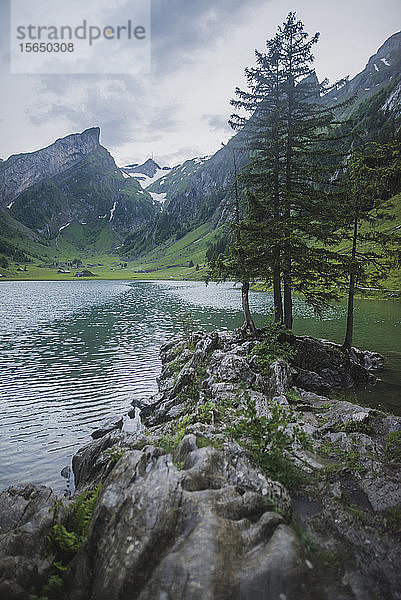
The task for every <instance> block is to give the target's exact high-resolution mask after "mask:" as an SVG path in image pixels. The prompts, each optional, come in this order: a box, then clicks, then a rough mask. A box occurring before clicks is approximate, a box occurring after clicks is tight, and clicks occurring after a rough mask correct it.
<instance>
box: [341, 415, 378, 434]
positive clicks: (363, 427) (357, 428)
mask: <svg viewBox="0 0 401 600" xmlns="http://www.w3.org/2000/svg"><path fill="white" fill-rule="evenodd" d="M334 430H335V431H345V433H364V434H366V435H372V431H373V429H372V425H371V424H370V423H366V422H364V421H353V420H352V419H351V420H350V421H347V422H346V423H338V424H337V425H336V426H335V428H334Z"/></svg>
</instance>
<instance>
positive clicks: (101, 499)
mask: <svg viewBox="0 0 401 600" xmlns="http://www.w3.org/2000/svg"><path fill="white" fill-rule="evenodd" d="M290 345H291V346H292V358H291V360H290V361H288V359H287V360H285V359H283V358H278V357H277V358H276V357H274V356H271V355H270V354H269V351H268V343H266V338H262V339H261V340H251V339H244V338H243V337H242V335H241V333H240V332H236V333H228V332H214V333H211V334H207V335H205V334H202V333H195V334H192V336H191V337H190V339H188V340H175V341H172V342H170V343H169V344H167V345H165V346H164V347H163V348H162V352H161V356H162V360H163V370H162V374H161V376H160V378H159V392H158V394H156V396H154V397H153V398H151V399H149V401H148V402H147V403H146V404H145V403H143V402H141V403H136V409H137V408H138V407H139V408H140V409H141V411H142V418H143V421H144V423H145V425H146V427H145V428H144V429H143V430H142V431H140V432H138V433H137V434H130V433H125V432H124V431H119V430H113V431H110V432H107V430H106V429H105V430H104V431H103V432H100V433H101V437H99V439H97V440H95V441H93V442H92V443H91V444H89V445H88V446H86V447H84V448H82V449H81V450H80V451H79V452H78V453H77V455H76V456H75V457H74V460H73V471H74V475H75V484H76V493H75V497H73V498H72V499H71V500H70V501H69V503H67V507H66V509H65V511H64V513H61V514H60V516H59V517H58V518H59V522H60V523H67V522H68V519H67V521H66V520H65V519H66V514H67V515H68V511H69V510H72V508H68V506H70V507H73V506H74V502H76V500H75V498H80V497H82V494H84V495H85V494H88V493H90V490H95V489H96V490H99V486H101V491H100V494H99V496H98V498H97V502H96V506H95V507H94V511H93V514H92V516H91V520H90V525H89V528H88V531H87V534H86V535H85V538H84V540H83V542H82V543H81V545H80V547H79V548H78V549H77V551H76V552H75V554H74V556H73V557H72V559H71V560H70V561H69V563H68V571H67V574H66V575H65V576H64V578H63V582H62V583H63V586H62V589H61V591H59V592H58V596H57V598H60V599H63V600H67V599H68V600H87V599H88V598H91V599H92V600H106V599H107V600H113V599H115V600H117V599H118V600H125V599H127V600H128V599H130V600H131V599H132V600H134V599H138V600H153V599H155V598H160V599H166V600H167V599H171V600H173V599H174V600H175V599H176V598H182V599H185V600H192V599H194V600H195V599H196V600H198V599H199V600H203V599H204V600H206V599H207V600H209V599H216V600H236V599H238V600H248V599H249V600H266V599H268V600H283V599H284V598H285V599H286V600H298V599H302V600H334V599H335V600H340V599H341V600H400V598H401V573H400V571H399V568H398V565H399V564H400V561H401V544H400V531H401V508H400V502H401V492H400V490H401V486H400V483H401V482H400V475H399V461H400V460H401V449H400V446H401V418H397V417H392V416H390V415H385V414H383V413H380V412H379V411H377V410H374V409H372V408H366V407H362V406H357V405H355V404H353V403H351V402H348V401H345V400H339V399H335V398H333V397H332V394H333V390H337V389H338V387H339V385H343V386H344V385H345V386H348V387H349V386H355V385H357V384H360V383H364V384H366V383H369V382H372V380H373V374H372V373H371V372H370V371H369V370H367V369H366V366H372V365H373V364H375V365H376V366H379V365H380V364H381V357H380V356H379V355H373V354H369V353H362V352H359V351H356V350H354V351H352V352H351V353H350V354H348V355H347V356H345V355H344V353H343V352H342V350H341V349H340V348H339V347H337V346H335V345H333V344H330V343H328V342H323V341H319V340H313V339H312V338H292V339H291V340H290ZM286 352H287V356H290V355H291V353H289V352H288V347H286ZM266 357H267V358H266ZM307 373H309V374H314V375H315V376H316V377H317V379H315V380H314V379H313V377H312V375H310V377H309V379H308V382H309V383H308V386H307V387H308V388H309V389H303V388H302V387H301V386H300V375H302V376H303V377H305V374H307ZM330 377H331V378H332V379H331V380H330ZM313 381H315V383H316V386H317V387H316V389H313ZM322 381H323V382H324V383H325V385H326V389H328V388H330V397H326V396H322V395H320V393H318V392H319V390H320V389H321V385H322ZM330 381H331V382H332V386H331V387H330ZM100 433H99V435H100ZM305 435H307V437H305ZM278 440H281V441H280V442H279V441H278ZM29 489H30V490H31V491H32V490H35V488H29ZM30 493H31V492H30ZM35 493H36V494H37V495H36V496H35V495H33V496H32V497H31V496H30V495H29V494H28V495H27V494H26V492H24V491H23V490H20V491H18V492H16V491H15V490H13V489H10V490H8V491H6V492H4V493H3V494H2V495H1V496H0V508H2V509H3V510H2V514H3V516H2V520H1V521H0V524H4V525H2V526H4V527H5V528H6V531H5V533H3V530H1V531H2V538H0V540H2V543H3V549H2V553H1V555H0V556H1V561H2V562H0V573H1V575H2V580H3V583H2V584H1V585H2V586H3V587H0V590H2V591H4V593H3V595H2V598H3V596H4V598H5V599H8V598H10V599H11V598H19V599H21V600H25V598H26V599H27V598H28V595H27V587H26V586H27V585H28V584H29V585H34V586H36V587H35V589H36V590H37V593H38V595H40V593H39V592H40V591H41V589H43V587H42V588H41V587H40V585H42V586H43V585H45V584H46V569H48V567H49V561H51V560H52V556H51V552H50V555H47V556H48V558H47V559H46V560H45V561H44V562H42V563H40V560H39V556H38V554H40V553H41V552H43V547H44V546H43V544H45V542H44V539H45V537H46V535H48V534H49V531H51V527H52V526H53V524H54V520H53V521H52V520H51V519H49V517H47V520H46V519H44V514H45V512H46V510H47V511H48V506H49V503H51V502H52V501H54V498H52V496H51V494H50V492H49V491H44V490H43V489H42V490H41V491H38V490H36V492H35ZM21 494H22V495H24V494H25V496H24V498H25V500H24V501H23V503H24V502H25V504H23V503H22V504H20V503H21V500H18V504H17V510H16V511H15V512H14V511H13V509H12V502H13V500H12V499H13V498H14V497H15V496H18V497H19V495H21ZM39 497H40V498H42V501H39V500H38V498H39ZM45 509H46V510H45ZM22 514H23V515H24V517H22V516H21V515H22ZM46 514H48V512H47V513H46ZM53 519H54V517H53ZM63 519H64V521H63ZM24 527H25V529H24ZM23 535H27V536H30V535H33V536H37V535H40V536H42V537H41V541H40V542H39V541H37V549H35V550H33V548H32V546H31V545H30V544H29V543H28V544H26V548H25V547H24V548H21V544H20V545H19V546H18V544H15V543H14V545H13V544H11V543H10V536H11V538H12V539H14V537H13V536H23ZM4 536H6V537H4ZM20 539H23V538H20ZM27 539H28V540H29V539H31V538H29V537H28V538H27ZM48 551H49V548H48ZM50 551H51V548H50ZM4 561H5V562H4ZM7 561H9V562H7ZM21 564H24V576H23V575H22V574H21V570H20V569H19V565H21ZM48 572H51V571H48ZM29 573H31V575H29V576H28V575H26V574H29ZM25 577H28V578H27V579H25ZM13 594H14V595H13Z"/></svg>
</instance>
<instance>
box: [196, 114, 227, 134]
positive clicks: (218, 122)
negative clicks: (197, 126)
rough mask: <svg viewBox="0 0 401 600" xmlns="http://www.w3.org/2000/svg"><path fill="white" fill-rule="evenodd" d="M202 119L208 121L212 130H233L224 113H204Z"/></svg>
mask: <svg viewBox="0 0 401 600" xmlns="http://www.w3.org/2000/svg"><path fill="white" fill-rule="evenodd" d="M202 120H203V121H206V123H207V124H208V126H209V128H210V130H211V131H224V132H227V131H231V132H232V129H231V127H230V125H229V124H228V121H227V119H226V118H225V116H222V115H219V114H217V115H202Z"/></svg>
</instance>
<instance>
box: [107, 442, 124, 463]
mask: <svg viewBox="0 0 401 600" xmlns="http://www.w3.org/2000/svg"><path fill="white" fill-rule="evenodd" d="M124 453H125V448H120V447H119V446H112V447H111V448H108V449H107V450H106V452H105V454H106V456H107V457H108V464H109V465H110V466H113V467H114V465H115V464H117V463H118V461H119V460H120V458H121V457H122V456H123V454H124Z"/></svg>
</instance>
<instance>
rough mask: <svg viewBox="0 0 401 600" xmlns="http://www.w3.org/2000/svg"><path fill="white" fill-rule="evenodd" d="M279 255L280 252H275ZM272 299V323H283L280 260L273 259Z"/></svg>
mask: <svg viewBox="0 0 401 600" xmlns="http://www.w3.org/2000/svg"><path fill="white" fill-rule="evenodd" d="M276 252H277V254H279V252H280V250H279V249H277V250H275V253H276ZM273 298H274V322H275V323H282V322H283V301H282V299H281V279H280V258H276V257H274V266H273Z"/></svg>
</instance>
